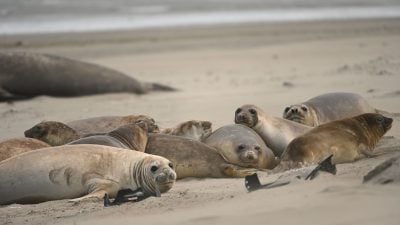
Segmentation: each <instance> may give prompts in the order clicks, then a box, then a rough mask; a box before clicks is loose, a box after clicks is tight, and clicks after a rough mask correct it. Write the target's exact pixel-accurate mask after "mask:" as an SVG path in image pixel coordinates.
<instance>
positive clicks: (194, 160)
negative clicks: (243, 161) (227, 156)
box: [146, 134, 255, 179]
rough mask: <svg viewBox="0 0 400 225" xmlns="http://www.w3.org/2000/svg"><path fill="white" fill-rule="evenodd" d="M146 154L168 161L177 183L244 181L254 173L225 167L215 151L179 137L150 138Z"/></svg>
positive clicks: (246, 169)
mask: <svg viewBox="0 0 400 225" xmlns="http://www.w3.org/2000/svg"><path fill="white" fill-rule="evenodd" d="M146 153H149V154H154V155H159V156H163V157H165V158H167V159H169V160H171V162H172V163H173V164H174V169H175V172H176V174H177V176H178V179H181V178H185V177H199V178H202V177H214V178H222V177H245V176H247V175H251V174H253V173H254V171H255V170H254V169H249V168H243V167H239V166H237V165H233V164H231V163H228V162H227V161H225V160H224V159H223V158H222V156H221V155H220V154H218V152H217V151H216V150H215V149H214V148H212V147H210V146H208V145H206V144H204V143H201V142H199V141H195V140H193V139H189V138H184V137H180V136H172V135H166V134H149V140H148V142H147V147H146Z"/></svg>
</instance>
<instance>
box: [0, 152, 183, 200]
mask: <svg viewBox="0 0 400 225" xmlns="http://www.w3.org/2000/svg"><path fill="white" fill-rule="evenodd" d="M175 180H176V173H175V171H174V170H173V168H172V163H171V162H170V161H169V160H167V159H165V158H163V157H160V156H155V155H149V154H146V153H143V152H138V151H121V150H120V149H119V148H114V147H108V146H101V145H64V146H58V147H50V148H45V149H40V150H37V151H31V152H27V153H25V154H21V155H18V156H15V157H12V158H10V159H7V160H4V161H2V162H0V187H1V188H0V196H1V198H0V204H1V205H4V204H11V203H20V204H31V203H39V202H44V201H51V200H59V199H72V200H71V201H74V202H77V201H82V200H85V199H88V198H98V199H103V197H104V195H105V194H108V196H110V197H111V198H114V197H115V196H116V195H117V193H118V191H119V190H121V189H131V190H136V189H139V188H141V189H142V190H143V192H144V193H145V194H146V195H153V196H154V195H156V192H157V190H159V191H160V192H166V191H168V190H169V189H170V188H171V187H172V186H173V185H174V183H175ZM157 188H158V189H157Z"/></svg>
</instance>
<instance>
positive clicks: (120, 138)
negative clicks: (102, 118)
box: [68, 124, 147, 152]
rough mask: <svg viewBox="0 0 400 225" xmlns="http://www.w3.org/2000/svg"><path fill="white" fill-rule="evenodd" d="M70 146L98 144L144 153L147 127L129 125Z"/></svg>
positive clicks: (77, 141)
mask: <svg viewBox="0 0 400 225" xmlns="http://www.w3.org/2000/svg"><path fill="white" fill-rule="evenodd" d="M68 144H69V145H76V144H98V145H106V146H112V147H117V148H125V149H132V150H136V151H139V152H144V151H145V148H146V145H147V126H146V124H127V125H124V126H122V127H119V128H117V129H115V130H113V131H111V132H109V133H107V134H99V135H93V136H88V137H83V138H80V139H78V140H75V141H73V142H70V143H68Z"/></svg>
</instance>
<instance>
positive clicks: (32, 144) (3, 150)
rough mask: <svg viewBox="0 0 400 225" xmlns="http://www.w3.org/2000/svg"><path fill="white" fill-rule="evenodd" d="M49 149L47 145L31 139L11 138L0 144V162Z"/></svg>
mask: <svg viewBox="0 0 400 225" xmlns="http://www.w3.org/2000/svg"><path fill="white" fill-rule="evenodd" d="M47 147H50V145H49V144H47V143H45V142H43V141H40V140H37V139H33V138H13V139H9V140H5V141H3V142H0V161H3V160H5V159H8V158H11V157H13V156H15V155H19V154H22V153H24V152H29V151H32V150H36V149H41V148H47Z"/></svg>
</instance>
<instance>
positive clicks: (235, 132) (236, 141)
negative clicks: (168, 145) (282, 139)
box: [204, 124, 278, 169]
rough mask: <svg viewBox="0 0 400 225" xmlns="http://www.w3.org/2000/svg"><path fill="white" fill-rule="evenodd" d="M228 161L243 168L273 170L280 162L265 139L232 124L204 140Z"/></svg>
mask: <svg viewBox="0 0 400 225" xmlns="http://www.w3.org/2000/svg"><path fill="white" fill-rule="evenodd" d="M204 143H205V144H207V145H209V146H211V147H214V148H215V149H217V151H218V153H219V154H221V156H222V157H223V158H224V159H225V160H226V161H227V162H230V163H232V164H235V165H239V166H242V167H252V168H258V169H273V168H274V167H275V166H276V165H277V164H278V162H277V161H276V160H275V155H274V153H273V152H272V150H271V149H270V148H268V147H267V146H266V145H265V143H264V141H263V139H261V138H260V136H259V135H258V134H257V133H256V132H255V131H254V130H252V129H251V128H249V127H247V126H244V125H240V124H232V125H226V126H223V127H220V128H218V129H217V130H216V131H214V132H212V134H211V135H210V136H209V137H208V138H206V139H205V140H204Z"/></svg>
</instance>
